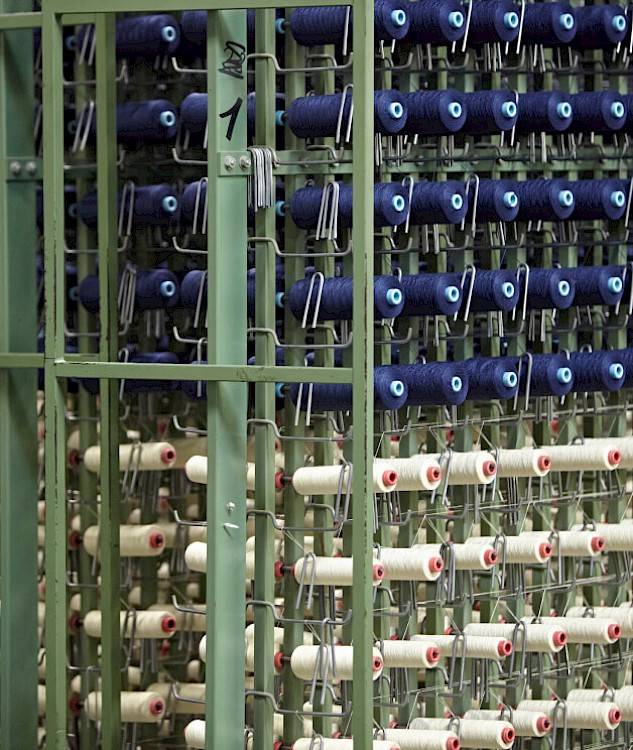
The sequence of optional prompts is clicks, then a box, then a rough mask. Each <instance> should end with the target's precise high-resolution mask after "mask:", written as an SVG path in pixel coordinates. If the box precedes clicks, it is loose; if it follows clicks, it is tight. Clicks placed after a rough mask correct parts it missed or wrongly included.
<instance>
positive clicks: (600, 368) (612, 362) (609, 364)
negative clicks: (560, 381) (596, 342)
mask: <svg viewBox="0 0 633 750" xmlns="http://www.w3.org/2000/svg"><path fill="white" fill-rule="evenodd" d="M569 359H570V364H571V367H572V368H573V371H574V390H575V391H576V392H585V393H589V392H593V391H619V390H620V388H622V386H623V385H624V366H623V365H622V363H621V362H620V358H619V357H618V355H617V353H616V352H607V351H601V352H572V354H571V356H570V358H569ZM618 463H619V461H618Z"/></svg>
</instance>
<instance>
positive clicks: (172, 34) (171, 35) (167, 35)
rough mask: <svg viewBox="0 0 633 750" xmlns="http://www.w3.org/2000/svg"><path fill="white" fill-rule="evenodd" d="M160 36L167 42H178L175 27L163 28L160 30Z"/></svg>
mask: <svg viewBox="0 0 633 750" xmlns="http://www.w3.org/2000/svg"><path fill="white" fill-rule="evenodd" d="M160 35H161V37H162V39H163V40H164V41H165V42H175V41H176V36H177V34H176V29H175V28H174V27H173V26H163V28H162V29H161V30H160Z"/></svg>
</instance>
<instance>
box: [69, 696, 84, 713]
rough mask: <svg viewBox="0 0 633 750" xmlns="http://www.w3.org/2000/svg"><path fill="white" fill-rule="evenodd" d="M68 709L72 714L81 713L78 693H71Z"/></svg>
mask: <svg viewBox="0 0 633 750" xmlns="http://www.w3.org/2000/svg"><path fill="white" fill-rule="evenodd" d="M68 710H69V711H70V713H71V714H72V715H73V716H79V714H80V713H81V696H80V695H79V694H78V693H71V695H70V698H69V699H68Z"/></svg>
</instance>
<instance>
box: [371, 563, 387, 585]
mask: <svg viewBox="0 0 633 750" xmlns="http://www.w3.org/2000/svg"><path fill="white" fill-rule="evenodd" d="M371 575H372V578H373V580H374V581H382V579H383V578H384V577H385V566H384V565H383V564H382V563H374V564H373V566H372V574H371Z"/></svg>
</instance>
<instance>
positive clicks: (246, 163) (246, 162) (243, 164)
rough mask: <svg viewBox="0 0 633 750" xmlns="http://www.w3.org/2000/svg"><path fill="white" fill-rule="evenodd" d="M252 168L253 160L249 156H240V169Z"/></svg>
mask: <svg viewBox="0 0 633 750" xmlns="http://www.w3.org/2000/svg"><path fill="white" fill-rule="evenodd" d="M250 168H251V160H250V159H249V158H248V156H240V169H244V170H246V169H250Z"/></svg>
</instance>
